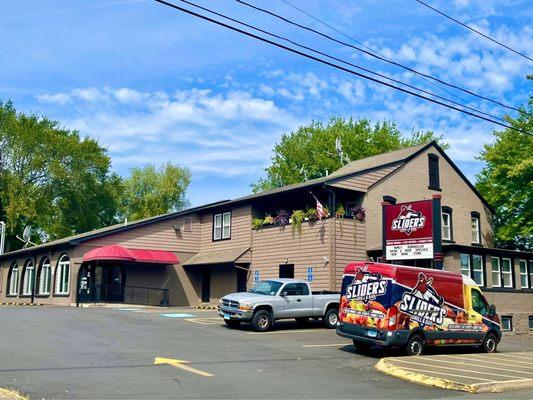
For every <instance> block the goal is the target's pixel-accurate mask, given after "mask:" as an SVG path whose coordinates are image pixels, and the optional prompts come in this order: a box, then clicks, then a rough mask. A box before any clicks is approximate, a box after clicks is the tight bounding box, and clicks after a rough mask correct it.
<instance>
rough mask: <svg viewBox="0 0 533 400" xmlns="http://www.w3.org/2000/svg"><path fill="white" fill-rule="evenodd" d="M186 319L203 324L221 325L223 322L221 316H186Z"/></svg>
mask: <svg viewBox="0 0 533 400" xmlns="http://www.w3.org/2000/svg"><path fill="white" fill-rule="evenodd" d="M185 321H187V322H194V323H195V324H201V325H220V323H221V322H222V320H221V319H220V318H185Z"/></svg>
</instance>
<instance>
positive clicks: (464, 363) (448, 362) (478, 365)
mask: <svg viewBox="0 0 533 400" xmlns="http://www.w3.org/2000/svg"><path fill="white" fill-rule="evenodd" d="M432 361H436V362H442V363H446V364H459V365H470V366H471V367H480V368H487V369H495V370H498V371H506V372H516V373H519V374H526V375H533V372H525V371H519V370H516V369H504V368H501V367H488V366H486V365H480V364H470V363H467V362H457V361H446V360H439V359H438V358H436V357H435V358H433V359H432Z"/></svg>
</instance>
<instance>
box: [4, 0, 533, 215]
mask: <svg viewBox="0 0 533 400" xmlns="http://www.w3.org/2000/svg"><path fill="white" fill-rule="evenodd" d="M249 1H250V2H252V3H255V4H257V5H260V4H263V5H265V4H267V7H268V8H270V9H272V10H275V11H276V12H279V13H280V14H283V15H285V16H287V17H288V18H291V19H296V20H299V21H300V22H301V23H303V24H306V25H309V26H312V27H314V28H316V29H320V30H323V31H324V32H327V33H329V34H331V35H333V36H338V34H337V33H335V32H332V31H328V29H327V28H326V27H324V26H321V25H319V24H318V23H317V22H315V21H313V20H311V19H309V18H308V17H306V16H304V15H302V14H300V13H299V12H298V11H296V10H294V9H292V8H291V7H289V6H288V5H287V4H285V3H284V2H283V1H281V0H273V1H271V2H267V3H265V2H259V1H257V0H249ZM175 2H176V3H180V2H179V1H178V0H176V1H175ZM291 2H293V3H294V4H295V5H297V6H299V7H300V8H303V9H305V10H306V11H308V12H309V13H311V14H313V15H316V16H318V17H319V18H321V19H323V20H324V21H326V22H327V23H329V24H331V25H333V26H335V27H336V28H337V29H340V30H342V31H343V32H345V33H346V34H348V35H350V36H352V37H354V38H355V39H357V40H358V41H360V42H363V43H365V45H367V46H370V47H372V48H373V49H374V50H376V51H379V52H380V53H381V54H383V55H385V56H386V57H388V58H391V59H394V60H396V61H399V62H401V63H404V64H407V65H409V66H410V67H413V68H416V69H418V70H420V71H422V72H426V73H430V74H432V75H437V76H439V77H440V78H442V79H445V80H448V81H452V82H454V83H456V84H458V85H460V86H463V87H466V88H468V89H470V90H472V91H475V92H478V93H480V94H483V95H485V96H490V97H493V98H496V99H498V100H501V101H504V102H506V103H509V104H512V105H519V104H524V103H525V102H526V101H527V96H528V94H530V93H531V84H530V83H527V81H526V80H525V75H526V74H527V73H532V68H531V67H532V64H533V63H530V62H528V61H527V60H525V59H523V58H521V57H519V56H517V55H515V54H513V53H510V52H508V51H506V50H505V49H503V48H500V47H498V46H496V45H494V44H492V43H490V42H488V41H487V40H485V39H483V38H481V37H479V36H476V35H473V34H471V33H469V32H468V31H466V30H465V29H464V28H461V27H459V26H457V25H455V24H452V23H451V22H450V21H449V20H446V19H444V18H443V17H441V16H439V15H437V14H434V13H433V12H431V11H430V10H428V9H426V8H424V7H422V6H421V5H420V4H418V3H417V2H416V1H414V0H402V1H399V0H387V1H384V2H377V1H368V0H363V1H358V2H353V1H350V0H342V1H341V0H338V1H337V0H335V1H302V0H291ZM198 3H199V4H202V5H204V6H207V7H210V8H213V9H216V10H218V11H221V12H224V13H226V14H228V15H231V16H233V17H235V18H239V19H242V20H246V21H247V22H249V23H252V24H255V25H257V26H260V27H262V28H265V29H268V30H271V31H273V32H276V33H279V34H283V35H286V36H290V37H291V38H293V39H294V40H297V41H299V42H302V43H304V44H306V45H310V46H313V47H315V48H317V49H320V50H322V51H326V52H329V53H331V54H333V55H335V56H337V57H340V58H344V59H346V60H349V61H350V62H353V63H356V64H360V65H362V66H365V67H367V68H371V69H374V70H376V71H380V72H382V73H386V74H389V75H390V76H394V77H395V78H397V79H401V80H403V81H405V82H410V83H412V84H416V85H418V86H420V87H425V88H426V89H430V90H434V91H435V93H439V94H441V95H446V96H447V93H445V92H441V91H438V89H436V88H434V87H433V86H428V84H427V82H425V81H423V80H420V79H417V78H415V77H413V76H412V75H411V74H409V73H407V72H405V71H402V70H400V69H397V68H392V67H390V66H388V65H387V64H383V63H380V62H378V61H377V60H374V59H370V58H368V57H367V56H364V55H362V54H359V53H357V52H355V51H353V50H352V49H349V48H346V47H342V46H340V45H337V44H335V43H331V42H328V41H326V40H323V39H320V38H318V37H316V36H313V35H311V34H309V33H304V32H302V31H300V30H298V29H296V28H294V27H291V26H288V25H286V24H283V23H282V22H281V21H279V20H275V19H273V18H272V17H268V16H265V15H261V14H258V13H257V12H256V11H253V10H250V9H248V8H246V7H244V6H242V5H239V4H238V3H237V2H235V1H234V0H219V1H200V0H199V1H198ZM431 4H433V5H434V6H436V7H438V8H440V9H441V10H443V11H446V12H448V13H449V14H451V15H454V16H456V17H458V18H460V19H461V20H463V21H465V22H467V23H469V24H472V26H475V27H477V28H478V29H480V30H482V31H483V32H485V33H488V34H490V35H491V36H492V37H495V38H497V39H498V40H500V41H502V42H504V43H506V44H508V45H510V46H511V47H513V48H515V49H517V50H519V51H522V52H525V53H527V54H529V55H530V56H531V54H533V27H532V26H531V14H532V12H533V6H532V3H531V2H529V1H527V0H526V1H520V0H509V1H506V0H500V1H496V0H485V1H471V0H452V1H443V0H432V1H431ZM0 37H2V40H1V41H0V53H1V54H2V55H3V62H2V63H0V99H2V100H8V99H11V100H13V102H14V103H15V106H16V107H17V108H18V109H19V110H21V111H25V112H36V113H39V114H43V115H47V116H49V117H52V118H54V119H57V120H59V121H61V122H62V124H63V125H64V126H66V127H68V128H73V129H78V130H80V131H81V132H82V133H83V134H86V135H90V136H92V137H95V138H97V139H98V140H99V141H100V143H101V144H102V145H104V146H106V147H107V148H108V149H109V152H110V155H111V157H112V160H113V167H114V169H115V170H117V171H118V172H119V173H120V174H122V175H127V173H128V169H129V168H131V167H133V166H142V165H144V164H147V163H153V164H156V165H158V164H160V163H163V162H166V161H171V162H173V163H178V164H180V165H182V166H187V167H189V168H190V169H191V171H192V172H193V182H192V184H191V186H190V188H189V191H188V198H189V199H190V201H191V203H192V204H193V205H198V204H202V203H206V202H209V201H213V200H218V199H223V198H235V197H237V196H241V195H246V194H247V193H249V191H250V186H249V185H250V183H252V182H255V181H256V180H257V179H258V178H259V177H260V176H262V175H263V169H264V168H265V167H266V166H267V165H268V163H269V157H270V154H271V149H272V146H273V145H274V143H276V141H277V140H278V139H279V137H280V136H281V134H283V133H287V132H290V131H291V130H293V129H295V128H297V127H298V126H299V125H302V124H306V123H309V122H310V121H312V120H327V119H328V118H329V116H331V115H341V116H346V117H348V116H352V117H354V118H360V117H367V118H370V119H372V120H375V121H379V120H383V119H389V120H393V121H396V122H397V123H398V126H399V127H400V129H401V130H402V131H404V132H411V131H412V130H433V131H434V132H436V133H437V134H439V135H443V136H444V138H445V140H447V141H448V142H449V143H450V145H451V149H450V150H449V154H450V156H451V157H452V159H453V160H454V161H455V162H456V163H457V164H458V165H459V166H460V168H461V169H463V171H464V172H465V173H466V174H467V176H468V177H469V178H471V179H474V176H475V173H477V172H478V171H479V169H480V168H481V164H480V162H479V161H476V160H475V156H476V155H477V154H478V153H479V150H480V149H481V147H482V144H483V143H486V142H489V141H491V140H492V130H493V129H494V128H495V127H494V126H493V125H491V124H489V123H486V122H482V121H478V120H476V119H474V118H471V117H468V116H465V115H462V114H459V113H456V112H454V111H452V110H447V109H444V108H441V107H440V106H437V105H432V104H428V103H426V102H424V101H422V100H418V99H415V98H412V97H408V96H407V95H404V94H401V93H397V92H394V91H392V90H391V89H387V88H384V87H381V86H376V85H375V84H373V83H370V82H368V81H363V80H361V79H358V78H356V77H354V76H350V75H348V74H346V73H343V72H340V71H336V70H333V69H331V68H329V67H326V66H321V65H319V64H317V63H314V62H312V61H308V60H305V59H302V58H299V57H297V56H295V55H291V54H287V53H285V52H283V51H282V50H280V49H277V48H273V47H270V46H268V45H266V44H262V43H258V42H256V41H254V40H252V39H249V38H246V37H243V36H240V35H238V34H236V33H234V32H230V31H227V30H224V29H223V28H220V27H217V26H214V25H212V24H208V23H206V22H203V21H200V20H197V19H194V18H193V17H191V16H188V15H184V14H182V13H179V12H177V11H175V10H172V9H170V8H168V7H165V6H162V5H160V4H157V3H155V2H154V1H151V0H131V1H127V0H123V1H118V0H117V1H114V0H109V1H101V0H78V1H66V0H48V1H46V2H43V1H38V0H26V1H24V2H20V1H18V0H4V1H3V2H2V13H1V14H0ZM339 38H341V37H339ZM528 63H529V65H528ZM456 94H457V95H459V96H460V97H462V98H464V99H465V100H468V102H469V104H471V105H472V106H474V107H483V109H484V110H486V111H489V112H493V113H496V114H498V115H503V114H504V113H505V111H506V110H504V109H502V108H498V107H496V106H494V105H491V104H490V103H483V102H479V101H476V100H475V99H474V98H472V97H468V96H467V95H465V94H461V93H456ZM511 115H512V114H511Z"/></svg>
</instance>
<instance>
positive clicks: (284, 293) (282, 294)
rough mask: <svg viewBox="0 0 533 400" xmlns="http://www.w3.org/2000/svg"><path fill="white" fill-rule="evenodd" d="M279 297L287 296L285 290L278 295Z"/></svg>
mask: <svg viewBox="0 0 533 400" xmlns="http://www.w3.org/2000/svg"><path fill="white" fill-rule="evenodd" d="M279 295H280V296H281V297H285V296H287V295H288V293H287V291H286V290H283V291H282V292H281V293H280V294H279Z"/></svg>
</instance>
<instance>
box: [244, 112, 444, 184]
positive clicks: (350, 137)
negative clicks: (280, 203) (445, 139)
mask: <svg viewBox="0 0 533 400" xmlns="http://www.w3.org/2000/svg"><path fill="white" fill-rule="evenodd" d="M337 137H338V138H340V140H341V143H342V149H343V152H344V154H345V155H347V156H348V158H349V159H350V160H351V161H354V160H358V159H361V158H365V157H370V156H373V155H376V154H380V153H384V152H388V151H393V150H399V149H401V148H404V147H408V146H413V145H416V144H420V143H428V142H430V141H432V140H440V139H441V138H440V137H436V136H435V135H434V134H433V133H432V132H414V133H411V135H409V136H405V135H404V134H402V133H401V132H400V131H399V130H398V128H397V127H396V124H395V123H393V122H388V121H383V122H381V123H380V122H378V123H375V124H372V123H371V122H370V121H369V120H367V119H359V120H353V119H352V118H350V119H348V120H346V119H344V118H341V117H332V118H331V119H330V120H329V121H328V122H327V123H322V122H317V121H314V122H311V123H310V124H309V125H306V126H301V127H299V128H298V129H297V130H296V131H294V132H291V133H289V134H284V135H283V136H282V137H281V140H280V141H279V142H278V143H277V144H276V145H275V146H274V154H273V156H272V157H271V165H270V166H269V167H267V168H266V169H265V171H266V175H267V176H266V178H261V179H259V181H258V182H257V183H255V184H252V190H253V192H254V193H257V192H262V191H265V190H268V189H272V188H275V187H280V186H284V185H288V184H292V183H298V182H303V181H304V180H305V179H306V178H307V179H314V178H319V177H322V176H325V175H326V174H327V173H331V172H333V171H335V170H337V169H339V168H340V167H342V163H341V159H340V157H339V156H338V155H337V153H336V151H335V141H336V138H337ZM441 146H443V147H444V148H446V147H447V145H445V144H444V145H442V144H441Z"/></svg>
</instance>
